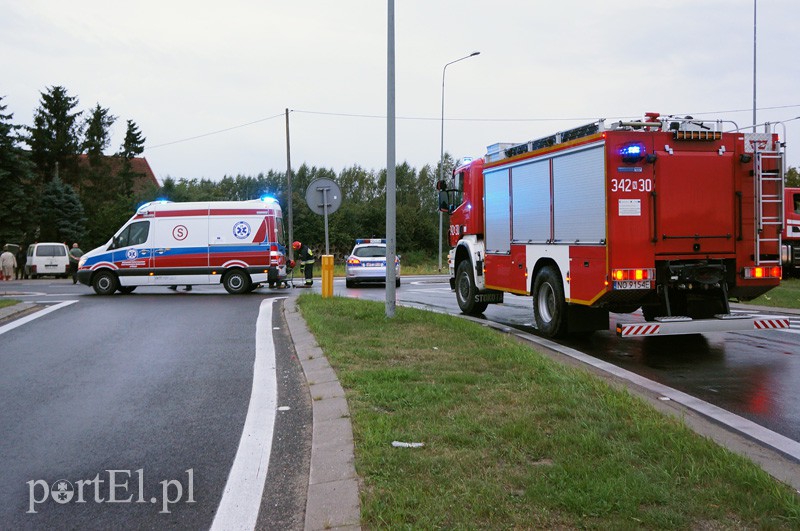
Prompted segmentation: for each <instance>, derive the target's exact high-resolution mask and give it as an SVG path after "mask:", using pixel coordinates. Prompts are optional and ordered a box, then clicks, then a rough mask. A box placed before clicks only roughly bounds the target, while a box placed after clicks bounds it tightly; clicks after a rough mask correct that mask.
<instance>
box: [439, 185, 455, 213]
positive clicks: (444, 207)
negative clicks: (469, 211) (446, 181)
mask: <svg viewBox="0 0 800 531" xmlns="http://www.w3.org/2000/svg"><path fill="white" fill-rule="evenodd" d="M448 199H449V197H447V192H445V191H444V190H442V191H440V192H439V211H440V212H447V213H448V214H449V213H452V212H453V206H452V205H451V204H450V201H448Z"/></svg>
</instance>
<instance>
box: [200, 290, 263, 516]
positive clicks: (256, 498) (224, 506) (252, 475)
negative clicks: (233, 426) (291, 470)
mask: <svg viewBox="0 0 800 531" xmlns="http://www.w3.org/2000/svg"><path fill="white" fill-rule="evenodd" d="M275 300H277V299H267V300H264V301H262V302H261V306H260V307H259V310H258V320H257V321H256V359H255V362H254V363H253V387H252V389H251V391H250V404H249V406H248V408H247V418H246V419H245V421H244V429H243V430H242V438H241V439H240V440H239V448H238V450H236V457H235V458H234V460H233V466H232V467H231V471H230V473H229V474H228V481H227V483H225V490H224V491H223V493H222V500H221V501H220V503H219V507H218V508H217V514H216V515H215V516H214V522H213V523H212V524H211V529H212V530H223V529H224V530H228V529H247V530H252V529H254V528H255V526H256V521H257V520H258V510H259V508H260V507H261V497H262V496H263V494H264V483H265V482H266V479H267V468H268V467H269V454H270V452H271V451H272V432H273V429H274V427H275V410H276V407H277V405H278V382H277V376H276V373H275V345H274V343H273V340H272V304H273V303H274V302H275Z"/></svg>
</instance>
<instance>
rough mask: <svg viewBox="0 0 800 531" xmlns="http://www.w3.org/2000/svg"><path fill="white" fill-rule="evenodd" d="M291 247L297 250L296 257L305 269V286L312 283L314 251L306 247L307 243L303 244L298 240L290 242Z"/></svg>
mask: <svg viewBox="0 0 800 531" xmlns="http://www.w3.org/2000/svg"><path fill="white" fill-rule="evenodd" d="M292 249H294V250H295V251H297V259H298V260H299V261H300V265H301V266H302V267H303V270H304V271H305V277H306V281H305V283H304V285H305V286H306V287H308V286H311V285H312V284H314V253H313V252H311V249H309V248H308V245H303V244H302V243H300V242H294V243H292Z"/></svg>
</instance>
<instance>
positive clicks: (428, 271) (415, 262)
mask: <svg viewBox="0 0 800 531" xmlns="http://www.w3.org/2000/svg"><path fill="white" fill-rule="evenodd" d="M440 273H441V274H447V256H443V257H442V271H441V272H440V271H439V264H438V260H437V258H436V257H434V258H429V257H413V258H411V259H406V257H402V258H401V261H400V276H401V277H404V276H417V275H438V274H440ZM295 274H296V275H300V270H299V269H296V270H295ZM321 276H322V264H321V262H320V261H317V263H316V264H314V277H315V278H321ZM333 276H334V277H341V278H343V277H344V276H345V271H344V262H342V261H340V260H337V261H336V262H335V263H334V264H333Z"/></svg>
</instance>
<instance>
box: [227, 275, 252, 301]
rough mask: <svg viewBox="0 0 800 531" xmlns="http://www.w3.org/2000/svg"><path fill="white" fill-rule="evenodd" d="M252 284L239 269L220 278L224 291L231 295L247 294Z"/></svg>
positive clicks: (247, 276) (248, 276) (248, 277)
mask: <svg viewBox="0 0 800 531" xmlns="http://www.w3.org/2000/svg"><path fill="white" fill-rule="evenodd" d="M252 284H253V283H252V282H251V281H250V275H248V274H247V273H246V272H244V271H242V270H241V269H234V270H233V271H228V272H227V273H226V274H225V276H224V277H223V278H222V285H223V286H225V291H227V292H228V293H230V294H232V295H241V294H243V293H248V292H249V291H250V286H251V285H252Z"/></svg>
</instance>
